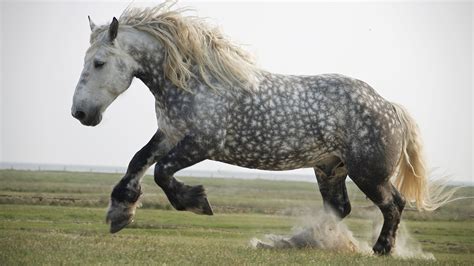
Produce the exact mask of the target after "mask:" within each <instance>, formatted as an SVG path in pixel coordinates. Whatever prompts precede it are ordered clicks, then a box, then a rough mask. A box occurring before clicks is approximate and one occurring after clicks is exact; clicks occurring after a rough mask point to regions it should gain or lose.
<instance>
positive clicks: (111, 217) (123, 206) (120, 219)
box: [105, 199, 137, 234]
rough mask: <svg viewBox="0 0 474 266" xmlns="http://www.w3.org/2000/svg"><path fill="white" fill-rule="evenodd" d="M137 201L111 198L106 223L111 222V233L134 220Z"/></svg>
mask: <svg viewBox="0 0 474 266" xmlns="http://www.w3.org/2000/svg"><path fill="white" fill-rule="evenodd" d="M136 208H137V203H127V202H117V201H116V200H114V199H111V200H110V205H109V209H108V210H107V217H106V219H105V221H106V223H108V224H110V233H111V234H114V233H117V232H118V231H120V230H122V229H123V228H125V227H126V226H127V225H129V224H130V223H132V222H133V217H134V216H135V210H136Z"/></svg>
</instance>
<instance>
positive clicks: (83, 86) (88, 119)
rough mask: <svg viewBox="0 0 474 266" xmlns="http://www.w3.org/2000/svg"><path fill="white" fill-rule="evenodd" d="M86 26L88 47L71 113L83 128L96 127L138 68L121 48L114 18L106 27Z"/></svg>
mask: <svg viewBox="0 0 474 266" xmlns="http://www.w3.org/2000/svg"><path fill="white" fill-rule="evenodd" d="M89 22H90V26H91V30H92V36H91V46H90V47H89V49H88V50H87V52H86V56H85V59H84V68H83V70H82V74H81V77H80V79H79V82H78V84H77V86H76V91H75V92H74V98H73V104H72V108H71V112H72V116H74V117H75V118H77V119H78V120H79V121H80V122H81V123H82V124H83V125H86V126H96V125H97V124H99V123H100V121H101V120H102V113H103V112H104V111H105V109H106V108H107V107H108V106H109V105H110V104H111V103H112V102H113V101H114V100H115V99H116V98H117V97H118V96H119V95H120V94H121V93H123V92H124V91H125V90H127V89H128V87H129V86H130V83H131V82H132V79H133V76H134V73H135V72H136V71H137V68H138V65H137V63H136V62H135V60H134V59H133V58H132V57H131V56H130V55H129V54H128V53H127V51H126V49H125V48H124V47H125V45H121V44H122V42H121V41H120V36H118V35H120V34H118V33H119V22H118V20H117V19H116V18H114V19H113V20H112V23H111V24H110V26H109V27H97V26H95V25H94V23H93V22H92V21H91V20H90V19H89Z"/></svg>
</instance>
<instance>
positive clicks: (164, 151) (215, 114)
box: [71, 3, 448, 255]
mask: <svg viewBox="0 0 474 266" xmlns="http://www.w3.org/2000/svg"><path fill="white" fill-rule="evenodd" d="M172 6H173V5H169V4H167V3H164V4H160V5H157V6H155V7H147V8H127V9H125V10H124V11H123V13H122V14H121V16H120V17H119V19H116V18H115V17H114V18H113V20H112V22H111V23H110V24H109V25H102V26H97V25H96V24H94V22H92V20H91V19H90V17H89V24H90V29H91V37H90V47H89V49H88V50H87V52H86V55H85V60H84V68H83V70H82V73H81V76H80V79H79V82H78V84H77V86H76V89H75V92H74V96H73V104H72V108H71V112H72V116H73V117H74V118H76V119H78V120H79V121H80V122H81V123H82V124H83V125H86V126H96V125H97V124H99V123H100V122H101V119H102V114H103V113H104V111H105V110H106V109H107V107H108V106H109V105H110V104H111V103H112V102H113V101H114V100H115V99H116V98H117V97H118V96H119V95H120V94H122V93H123V92H124V91H126V90H127V89H128V87H129V86H130V84H131V82H132V79H134V78H138V79H140V80H141V81H142V82H143V83H144V84H145V85H146V86H147V87H148V88H149V90H150V92H151V93H152V94H153V96H154V97H155V110H156V117H157V120H158V129H157V130H156V133H155V134H154V135H153V136H152V137H151V139H150V140H149V142H148V143H147V144H146V145H145V146H143V148H141V149H140V150H139V151H138V152H137V153H136V154H135V155H134V156H133V158H132V159H131V161H130V163H129V165H128V168H127V171H126V173H125V174H124V176H123V178H122V179H121V180H120V181H119V182H118V183H117V184H116V185H115V186H114V188H113V190H112V193H111V198H110V204H109V207H108V211H107V217H106V221H107V223H109V224H110V233H116V232H118V231H120V230H121V229H123V228H124V227H126V226H127V225H128V224H130V223H131V222H132V221H133V217H134V215H135V210H136V208H137V204H138V202H139V198H140V197H141V194H142V192H141V186H140V181H141V179H142V177H143V175H144V173H145V172H146V171H147V169H148V168H149V167H151V166H152V165H153V164H156V165H155V169H154V180H155V182H156V184H157V185H158V186H159V187H161V189H162V190H163V191H164V193H165V194H166V196H167V198H168V200H169V201H170V203H171V205H172V206H173V207H174V208H175V209H176V210H179V211H183V210H186V211H191V212H194V213H197V214H204V215H212V214H213V210H212V207H211V205H210V203H209V201H208V199H207V195H206V192H205V189H204V187H203V186H202V185H198V186H189V185H186V184H184V183H183V182H181V181H180V180H178V179H176V178H175V177H174V176H173V175H174V173H176V172H177V171H179V170H181V169H183V168H186V167H189V166H192V165H194V164H196V163H198V162H201V161H203V160H206V159H210V160H215V161H220V162H224V163H229V164H232V165H237V166H242V167H247V168H253V169H263V170H290V169H297V168H313V169H314V172H315V175H316V179H317V183H318V187H319V190H320V193H321V195H322V198H323V203H324V207H325V209H327V210H333V211H334V212H335V213H336V214H337V216H338V217H339V218H340V219H343V218H344V217H346V216H347V215H348V214H349V213H350V211H351V204H350V201H349V198H348V195H347V190H346V178H347V177H349V178H350V179H351V180H352V181H353V182H354V183H355V184H356V185H357V187H358V188H359V189H360V190H361V191H362V192H363V193H364V194H365V195H366V196H367V198H368V199H370V200H371V201H372V202H373V203H374V204H375V205H376V206H378V208H379V209H380V211H381V212H382V214H383V219H384V223H383V227H382V229H381V232H380V234H379V237H378V239H377V241H376V243H375V244H374V246H373V251H374V253H375V254H381V255H385V254H390V253H391V251H392V249H393V247H394V243H395V238H396V232H397V228H398V224H399V223H400V218H401V214H402V211H403V209H404V207H405V205H406V204H407V203H408V204H413V203H416V207H417V208H418V209H419V210H434V209H436V208H437V207H439V206H440V205H441V204H442V203H443V202H445V201H446V199H447V197H448V196H446V194H442V193H437V194H430V191H431V189H430V186H429V184H428V179H427V171H426V166H425V161H424V159H423V151H422V149H423V147H422V141H421V137H420V131H419V128H418V126H417V124H416V122H415V120H414V119H413V118H412V117H411V116H410V114H409V113H408V111H407V110H406V109H405V108H404V107H402V106H401V105H399V104H396V103H393V102H390V101H388V100H386V99H384V98H383V97H382V96H380V95H379V94H378V93H377V92H376V91H375V90H374V89H373V88H372V87H370V86H369V85H368V84H367V83H365V82H363V81H361V80H358V79H355V78H352V77H348V76H344V75H340V74H320V75H312V76H298V75H281V74H276V73H270V72H268V71H265V70H263V69H261V68H259V67H257V66H256V64H255V62H254V60H253V59H252V57H251V56H250V55H249V54H248V53H246V52H245V51H244V50H243V49H241V48H240V47H239V46H238V45H236V44H234V43H233V42H232V41H231V40H230V39H229V38H227V37H226V36H224V35H223V34H222V32H221V31H220V30H218V29H216V28H214V27H211V26H209V24H207V23H206V22H205V21H204V19H202V18H199V17H196V16H188V15H186V14H185V11H186V9H178V8H173V7H172Z"/></svg>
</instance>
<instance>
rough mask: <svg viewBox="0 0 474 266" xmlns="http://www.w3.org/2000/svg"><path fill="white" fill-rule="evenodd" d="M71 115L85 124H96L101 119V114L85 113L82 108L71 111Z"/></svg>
mask: <svg viewBox="0 0 474 266" xmlns="http://www.w3.org/2000/svg"><path fill="white" fill-rule="evenodd" d="M71 114H72V116H73V117H74V118H76V119H77V120H79V122H81V124H83V125H85V126H92V127H93V126H97V125H98V124H99V123H100V121H101V120H102V115H101V114H100V113H98V112H94V113H92V114H87V113H86V112H84V111H82V110H75V111H72V112H71Z"/></svg>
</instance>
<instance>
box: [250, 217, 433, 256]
mask: <svg viewBox="0 0 474 266" xmlns="http://www.w3.org/2000/svg"><path fill="white" fill-rule="evenodd" d="M364 217H367V218H368V219H367V223H366V224H364V225H365V226H362V227H360V228H358V229H357V231H351V230H350V229H349V227H348V226H347V225H346V224H345V223H344V220H343V221H340V220H339V219H338V218H337V217H336V216H335V215H333V214H332V213H328V212H325V211H319V212H317V213H316V214H315V215H311V216H309V217H304V218H302V219H301V221H302V222H301V224H302V226H296V227H294V228H293V230H292V234H291V235H289V236H283V235H276V234H269V235H266V236H265V241H262V240H260V239H257V238H253V239H252V240H251V241H250V244H251V246H252V247H254V248H257V249H287V248H314V249H321V250H328V251H335V252H348V253H361V254H365V255H373V251H372V244H373V243H375V241H376V239H377V237H378V234H379V232H380V230H381V228H382V224H383V219H382V216H381V215H380V214H379V213H378V210H372V211H365V213H364ZM354 235H357V236H358V238H359V239H358V238H356V237H355V236H354ZM369 241H370V243H369ZM392 256H394V257H398V258H417V259H429V260H434V259H435V258H434V256H433V254H431V253H428V252H424V251H423V250H422V248H421V245H420V243H419V242H418V241H417V240H416V239H414V238H413V237H412V236H411V235H410V234H409V232H408V230H407V228H406V226H405V225H404V224H403V222H402V223H401V224H400V227H399V230H398V233H397V241H396V245H395V249H394V250H393V252H392Z"/></svg>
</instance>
